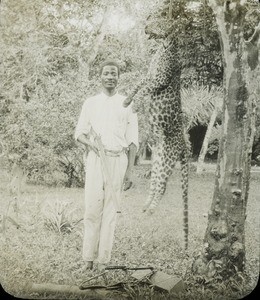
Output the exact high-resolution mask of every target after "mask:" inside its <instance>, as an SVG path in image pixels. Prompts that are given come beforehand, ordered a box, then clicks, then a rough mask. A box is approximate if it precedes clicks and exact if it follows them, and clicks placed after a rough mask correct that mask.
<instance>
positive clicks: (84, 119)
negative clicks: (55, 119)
mask: <svg viewBox="0 0 260 300" xmlns="http://www.w3.org/2000/svg"><path fill="white" fill-rule="evenodd" d="M125 98H126V97H125V96H122V95H119V94H118V93H116V94H115V95H113V96H107V95H106V94H105V93H103V92H102V93H101V94H98V95H96V96H94V97H90V98H88V99H87V100H86V101H85V102H84V104H83V107H82V110H81V113H80V117H79V120H78V124H77V127H76V131H75V139H76V140H77V138H78V137H79V136H80V135H81V134H88V133H89V132H90V128H91V127H92V128H93V130H94V131H95V132H96V133H97V134H98V135H100V137H101V141H102V144H103V145H104V148H105V149H107V150H113V151H121V150H122V149H123V148H126V147H128V146H129V145H130V144H131V143H134V144H135V145H136V146H137V147H138V121H137V115H136V114H135V113H133V111H132V106H131V105H129V106H128V107H126V108H125V107H123V101H124V99H125Z"/></svg>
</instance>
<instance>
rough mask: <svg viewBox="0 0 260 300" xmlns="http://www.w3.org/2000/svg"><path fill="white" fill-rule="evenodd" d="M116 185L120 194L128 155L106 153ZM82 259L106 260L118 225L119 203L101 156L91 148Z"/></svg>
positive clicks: (106, 261) (88, 164) (119, 194)
mask: <svg viewBox="0 0 260 300" xmlns="http://www.w3.org/2000/svg"><path fill="white" fill-rule="evenodd" d="M106 161H107V165H108V170H109V173H110V177H111V179H112V183H113V188H114V191H115V193H116V194H117V196H118V199H120V198H121V192H122V186H123V180H124V176H125V172H126V168H127V163H128V160H127V155H126V153H124V152H122V153H121V154H120V155H119V156H116V157H114V156H106ZM85 163H86V178H85V215H84V238H83V253H82V256H83V259H84V260H85V261H94V260H96V261H97V262H98V263H101V264H105V263H108V262H109V261H110V259H111V252H112V247H113V240H114V232H115V226H116V217H117V212H116V210H117V209H116V206H115V204H114V203H115V202H114V201H115V199H113V197H112V195H111V192H110V190H109V188H107V182H106V179H105V176H104V173H103V169H102V164H101V161H100V158H99V157H98V156H97V155H96V154H95V153H94V152H93V151H90V152H89V153H88V156H87V158H86V162H85Z"/></svg>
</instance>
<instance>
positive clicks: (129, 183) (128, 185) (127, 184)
mask: <svg viewBox="0 0 260 300" xmlns="http://www.w3.org/2000/svg"><path fill="white" fill-rule="evenodd" d="M132 185H133V182H132V180H131V175H130V172H129V170H127V171H126V174H125V178H124V184H123V190H124V191H127V190H128V189H130V188H131V186H132Z"/></svg>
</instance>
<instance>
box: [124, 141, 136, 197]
mask: <svg viewBox="0 0 260 300" xmlns="http://www.w3.org/2000/svg"><path fill="white" fill-rule="evenodd" d="M136 152H137V147H136V145H135V144H134V143H131V144H130V145H129V150H128V153H127V156H128V165H127V169H126V173H125V178H124V190H125V191H126V190H128V189H129V188H130V187H131V185H132V181H131V177H132V171H133V167H134V163H135V157H136Z"/></svg>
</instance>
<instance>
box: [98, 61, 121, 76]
mask: <svg viewBox="0 0 260 300" xmlns="http://www.w3.org/2000/svg"><path fill="white" fill-rule="evenodd" d="M105 66H115V67H117V71H118V76H119V75H120V67H119V64H118V63H117V62H116V61H115V60H112V59H110V60H106V61H104V62H103V63H102V64H101V66H100V70H99V75H101V74H102V71H103V68H104V67H105Z"/></svg>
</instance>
